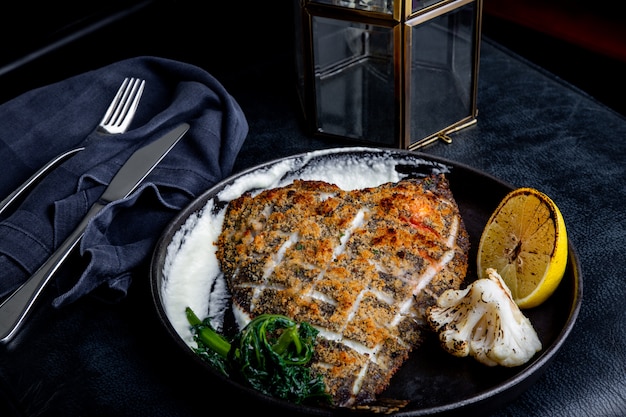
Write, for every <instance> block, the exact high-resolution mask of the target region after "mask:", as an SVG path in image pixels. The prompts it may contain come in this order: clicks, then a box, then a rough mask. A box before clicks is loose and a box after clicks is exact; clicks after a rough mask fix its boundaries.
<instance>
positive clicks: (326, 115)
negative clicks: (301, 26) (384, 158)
mask: <svg viewBox="0 0 626 417" xmlns="http://www.w3.org/2000/svg"><path fill="white" fill-rule="evenodd" d="M312 32H313V61H314V78H315V100H316V112H317V129H318V131H319V132H323V133H327V134H332V135H339V136H345V137H349V138H354V139H359V140H365V141H373V142H377V143H384V144H388V145H393V144H394V138H395V136H396V135H397V131H396V122H395V117H396V113H395V112H394V72H393V68H394V67H393V29H392V28H389V27H383V26H376V25H371V24H365V23H360V22H349V21H343V20H337V19H331V18H326V17H319V16H313V20H312Z"/></svg>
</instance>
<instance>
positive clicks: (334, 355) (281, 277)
mask: <svg viewBox="0 0 626 417" xmlns="http://www.w3.org/2000/svg"><path fill="white" fill-rule="evenodd" d="M468 250H469V239H468V235H467V231H466V230H465V226H464V224H463V220H462V218H461V216H460V213H459V209H458V206H457V204H456V202H455V200H454V198H453V195H452V192H451V191H450V188H449V184H448V181H447V178H446V177H445V176H444V175H442V174H440V175H432V176H430V177H426V178H424V179H407V180H402V181H399V182H396V183H387V184H383V185H381V186H378V187H373V188H366V189H361V190H354V191H344V190H341V189H339V188H338V187H337V186H335V185H333V184H329V183H326V182H322V181H301V180H296V181H294V182H293V183H292V184H290V185H288V186H285V187H282V188H275V189H269V190H265V191H262V192H261V193H259V194H258V195H256V196H252V195H250V194H244V195H242V196H241V197H240V198H238V199H236V200H233V201H231V202H230V203H229V206H228V208H227V212H226V215H225V220H224V226H223V230H222V233H221V234H220V236H219V238H218V242H217V258H218V261H219V262H220V267H221V269H222V271H223V273H224V274H225V277H226V280H227V282H228V285H229V289H230V292H231V295H232V300H233V304H234V306H235V307H236V308H237V309H240V310H242V311H243V312H244V313H246V314H247V315H249V316H251V317H253V316H256V315H259V314H262V313H273V314H284V315H286V316H288V317H291V318H293V319H295V320H297V321H307V322H309V323H311V324H312V325H314V326H315V327H316V328H317V329H319V330H320V333H319V336H318V345H317V346H316V354H315V357H314V360H313V363H312V368H313V369H314V370H315V371H316V372H318V373H320V374H321V375H322V376H323V378H324V381H325V383H326V386H327V389H328V391H329V393H330V394H331V396H332V398H333V401H334V404H335V405H337V406H341V407H349V406H354V405H362V404H367V403H370V402H372V401H374V400H376V398H377V396H378V395H379V394H380V393H381V392H382V391H383V390H384V389H385V388H386V387H387V386H388V385H389V382H390V379H391V377H392V376H393V375H394V373H395V372H396V371H397V370H398V368H399V367H400V366H401V365H402V363H403V362H404V361H405V360H406V359H407V358H408V355H409V353H410V352H411V351H412V350H413V349H414V348H415V347H417V346H418V345H419V344H420V342H421V341H422V340H423V338H424V334H425V333H424V332H426V331H427V330H426V329H427V325H426V322H425V320H424V312H425V309H426V308H427V307H428V306H430V305H432V304H433V303H434V302H435V299H436V297H437V296H438V295H439V294H441V293H442V292H443V291H445V290H446V289H448V288H455V289H458V288H459V287H460V286H461V284H462V282H463V279H464V277H465V274H466V270H467V254H468Z"/></svg>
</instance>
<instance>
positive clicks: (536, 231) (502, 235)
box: [477, 187, 568, 308]
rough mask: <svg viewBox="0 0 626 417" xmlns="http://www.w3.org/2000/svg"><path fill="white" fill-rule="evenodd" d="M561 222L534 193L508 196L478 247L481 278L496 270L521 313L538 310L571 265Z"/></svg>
mask: <svg viewBox="0 0 626 417" xmlns="http://www.w3.org/2000/svg"><path fill="white" fill-rule="evenodd" d="M567 251H568V249H567V231H566V230H565V221H564V219H563V216H562V214H561V212H560V210H559V209H558V207H557V206H556V204H555V203H554V201H552V200H551V199H550V198H549V197H548V196H547V195H545V194H544V193H542V192H540V191H538V190H536V189H534V188H528V187H524V188H518V189H515V190H513V191H511V192H510V193H509V194H507V195H506V196H505V197H504V199H502V201H501V202H500V204H499V205H498V207H497V208H496V210H495V211H494V212H493V214H492V215H491V217H490V218H489V221H488V222H487V225H486V226H485V228H484V230H483V232H482V235H481V237H480V242H479V245H478V256H477V268H478V271H477V272H478V277H479V278H485V277H486V276H487V272H486V270H487V268H493V269H495V270H496V271H497V272H498V273H499V274H500V276H502V279H503V280H504V282H505V283H506V285H507V286H508V287H509V290H510V291H511V295H512V297H513V300H514V301H515V303H516V304H517V305H518V306H519V308H532V307H536V306H538V305H540V304H541V303H543V302H544V301H545V300H547V299H548V297H550V296H551V295H552V293H553V292H554V291H555V290H556V288H557V287H558V285H559V283H560V282H561V279H562V278H563V275H564V273H565V267H566V265H567Z"/></svg>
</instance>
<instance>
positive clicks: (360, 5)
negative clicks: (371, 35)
mask: <svg viewBox="0 0 626 417" xmlns="http://www.w3.org/2000/svg"><path fill="white" fill-rule="evenodd" d="M311 3H321V4H331V5H333V6H341V7H345V8H348V9H357V10H365V11H368V12H380V13H387V14H392V13H393V0H312V1H311Z"/></svg>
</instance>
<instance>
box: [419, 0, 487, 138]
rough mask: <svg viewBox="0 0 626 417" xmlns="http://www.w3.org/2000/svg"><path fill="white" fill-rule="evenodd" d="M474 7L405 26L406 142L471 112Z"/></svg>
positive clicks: (465, 7) (427, 134) (430, 133)
mask: <svg viewBox="0 0 626 417" xmlns="http://www.w3.org/2000/svg"><path fill="white" fill-rule="evenodd" d="M475 7H476V3H468V4H467V5H465V6H463V7H461V8H458V9H455V10H453V11H451V12H449V13H446V14H443V15H440V16H438V17H435V18H433V19H431V20H428V21H426V22H423V23H420V24H418V25H416V26H413V27H412V28H411V68H410V71H411V74H410V77H409V78H410V80H411V81H410V82H411V86H410V100H411V107H410V109H411V111H410V112H411V115H410V117H411V127H410V129H411V138H423V137H426V136H429V135H432V134H434V133H437V132H438V131H440V130H441V129H444V128H446V127H447V126H450V125H452V124H454V123H455V122H458V121H459V120H462V119H463V118H466V117H468V116H470V115H471V114H472V105H473V102H472V97H473V93H472V87H473V84H472V79H473V75H474V65H473V59H474V48H475V39H476V37H475V34H474V31H475V27H474V25H475V19H474V13H475Z"/></svg>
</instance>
